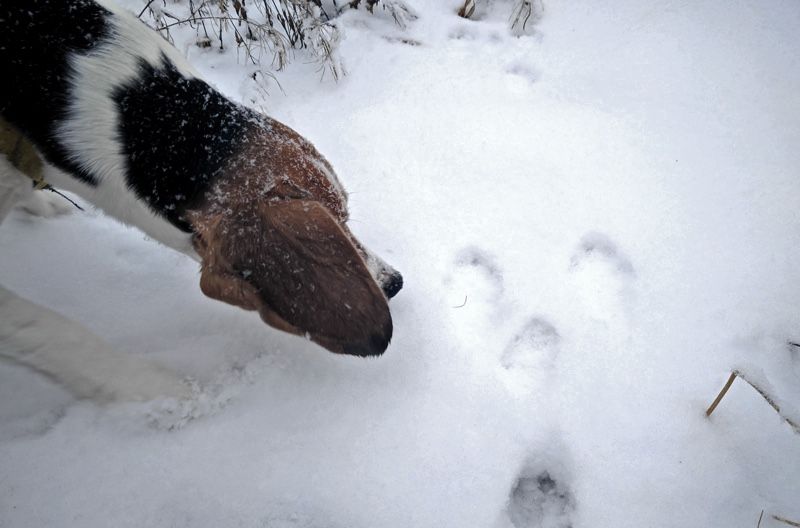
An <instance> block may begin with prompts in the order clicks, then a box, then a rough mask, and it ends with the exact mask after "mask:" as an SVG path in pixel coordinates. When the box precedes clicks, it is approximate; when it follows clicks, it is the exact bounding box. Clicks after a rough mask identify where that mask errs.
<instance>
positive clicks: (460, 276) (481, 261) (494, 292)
mask: <svg viewBox="0 0 800 528" xmlns="http://www.w3.org/2000/svg"><path fill="white" fill-rule="evenodd" d="M455 263H456V266H457V268H458V271H457V273H456V274H455V275H456V276H455V277H454V278H449V279H448V282H450V283H452V287H453V289H454V290H456V291H463V292H464V295H466V296H467V298H468V299H469V298H477V299H481V298H482V299H484V300H489V301H496V300H498V299H499V298H500V297H501V296H502V295H503V291H504V289H505V288H504V285H503V271H502V270H501V269H500V266H499V265H498V264H497V262H496V261H495V258H494V257H493V256H492V255H491V254H489V253H488V252H486V251H484V250H482V249H480V248H478V247H474V246H470V247H466V248H464V249H462V250H461V251H460V252H459V253H458V255H457V256H456V262H455Z"/></svg>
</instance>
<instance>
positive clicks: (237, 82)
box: [0, 0, 800, 528]
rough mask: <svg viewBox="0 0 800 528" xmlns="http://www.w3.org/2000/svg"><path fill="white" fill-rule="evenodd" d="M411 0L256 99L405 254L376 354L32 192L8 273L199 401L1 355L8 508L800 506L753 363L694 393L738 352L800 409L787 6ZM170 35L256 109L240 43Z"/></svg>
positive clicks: (132, 511)
mask: <svg viewBox="0 0 800 528" xmlns="http://www.w3.org/2000/svg"><path fill="white" fill-rule="evenodd" d="M410 3H411V5H412V7H414V10H415V12H416V13H417V14H418V15H419V18H418V19H417V20H415V21H413V22H411V23H409V25H408V27H407V29H405V30H402V29H400V28H398V27H396V26H395V25H394V24H393V23H392V21H391V18H390V17H388V15H386V14H385V13H381V12H380V10H376V15H369V14H367V13H364V12H350V13H348V14H346V15H345V16H344V17H343V18H342V19H341V24H342V28H343V31H344V36H345V39H344V40H343V42H342V45H341V50H340V54H341V57H342V58H343V60H344V61H345V64H346V67H347V71H348V75H347V76H346V77H344V78H343V79H341V80H340V81H339V82H338V83H335V82H333V81H332V80H331V79H329V78H327V77H326V78H324V79H323V80H322V81H320V75H319V72H318V71H317V66H316V65H314V64H310V63H308V62H307V61H304V60H303V58H302V56H298V57H296V60H295V62H294V63H293V64H292V65H291V66H290V67H289V68H288V69H287V70H286V71H284V72H281V73H278V74H277V75H278V79H279V80H280V83H281V86H282V88H283V91H281V90H280V89H278V88H277V87H274V89H271V91H270V97H269V98H268V99H267V100H266V101H265V102H264V104H263V106H265V107H266V109H267V110H268V111H269V113H270V115H272V116H273V117H275V118H277V119H279V120H281V121H284V122H285V123H287V124H288V125H290V126H292V127H294V128H295V129H297V130H298V131H299V132H300V133H302V134H303V135H304V136H305V137H307V138H309V139H310V140H311V141H312V142H313V143H314V144H315V145H316V146H317V147H318V148H319V150H320V151H321V152H323V153H324V154H325V156H326V157H327V158H328V159H329V160H330V161H331V163H332V165H333V166H334V167H335V168H336V171H337V173H338V175H339V177H340V178H341V180H342V182H343V184H344V186H345V187H346V188H347V189H348V191H349V192H350V193H351V197H350V208H351V217H352V220H351V228H352V230H353V231H354V232H355V234H356V235H357V236H358V237H359V238H360V239H361V240H362V241H363V242H364V243H365V244H366V245H367V246H368V247H370V248H371V249H373V250H374V251H376V252H377V253H379V254H380V255H382V256H383V257H384V258H385V259H386V260H387V261H388V262H389V263H390V264H392V265H393V266H395V267H396V268H397V269H399V270H400V271H401V272H402V273H403V276H404V278H405V287H404V289H403V290H402V291H401V292H400V293H399V294H398V296H397V297H396V298H395V299H393V300H392V301H391V303H390V306H391V308H392V313H393V318H394V327H395V332H394V338H393V342H392V344H391V346H390V348H389V350H388V351H387V353H386V354H385V355H384V356H383V357H381V358H378V359H374V360H362V359H358V358H351V357H343V356H334V355H331V354H329V353H327V352H325V351H324V350H322V349H321V348H319V347H317V346H315V345H313V344H311V343H309V342H307V341H305V340H303V339H302V338H295V337H292V336H288V335H285V334H282V333H280V332H277V331H273V330H271V329H269V328H266V327H265V326H264V325H263V323H261V322H260V320H259V319H258V317H257V316H256V315H254V314H252V313H245V312H242V311H239V310H237V309H235V308H233V307H230V306H226V305H223V304H221V303H216V302H214V301H212V300H210V299H206V298H204V297H203V295H202V293H201V292H200V291H199V288H198V286H197V282H198V270H197V264H196V263H194V262H192V261H190V260H189V259H188V258H186V257H183V256H181V255H179V254H177V253H174V252H172V251H170V250H168V249H166V248H164V247H160V246H158V245H157V244H155V243H153V242H152V241H149V240H145V239H144V237H143V235H142V234H141V233H139V232H137V231H134V230H131V229H128V228H125V227H122V226H120V225H119V224H116V223H114V222H113V221H111V220H109V219H107V218H105V217H103V216H102V215H100V214H98V213H92V212H90V213H87V214H83V213H81V214H77V213H76V214H72V215H70V216H66V217H58V218H53V219H34V218H31V217H30V216H28V215H26V214H24V213H22V212H20V211H17V212H14V213H13V214H12V215H10V216H9V218H7V220H6V221H5V223H4V224H3V226H2V228H0V276H1V277H2V281H3V284H4V285H5V286H8V287H9V288H11V289H13V290H15V291H16V292H17V293H19V294H21V295H23V296H25V297H26V298H28V299H31V300H33V301H35V302H39V303H41V304H44V305H45V306H48V307H51V308H53V309H55V310H58V311H60V312H61V313H63V314H65V315H68V316H69V317H71V318H73V319H75V320H77V321H80V322H82V323H83V324H85V325H86V326H87V327H89V328H90V329H91V330H93V331H94V332H96V333H97V334H98V335H100V336H101V337H103V338H105V339H106V340H108V341H110V342H111V343H113V344H114V345H115V346H116V347H117V348H118V349H119V350H122V351H124V352H128V353H130V354H134V355H141V356H146V357H149V358H152V359H157V360H158V361H160V362H161V363H163V364H164V365H166V366H168V367H170V368H172V369H174V370H176V371H178V372H180V373H181V374H182V375H184V376H188V377H191V378H193V379H194V380H196V382H197V385H198V394H197V396H196V398H195V401H193V402H191V403H190V404H176V403H175V402H170V401H162V402H153V403H149V404H137V405H133V404H126V405H123V404H116V405H108V406H99V405H97V404H94V403H92V402H87V401H76V400H73V399H72V398H71V397H70V396H69V395H68V394H66V393H64V392H63V391H62V390H61V389H60V388H58V387H57V386H55V385H53V384H52V383H50V382H49V381H47V380H46V379H43V378H41V377H39V376H37V375H36V374H35V373H32V372H29V371H26V370H24V369H22V368H20V367H18V366H14V365H8V364H2V365H0V526H2V527H6V526H8V527H17V526H80V527H92V526H97V527H101V526H109V525H113V526H119V527H124V526H132V527H133V526H135V527H140V526H164V527H166V526H170V527H172V526H175V527H181V526H192V527H198V526H209V527H211V526H215V527H216V526H244V527H251V526H252V527H270V528H285V527H308V528H323V527H326V528H327V527H350V528H358V527H373V526H380V527H385V528H391V527H403V528H407V527H409V526H414V527H451V526H452V527H476V528H485V527H491V528H509V527H512V526H513V527H516V528H519V527H534V526H543V527H567V526H572V527H574V528H582V527H612V526H613V527H625V526H631V527H641V526H648V527H660V526H664V527H671V526H719V527H723V526H755V525H756V523H757V521H758V518H759V514H760V512H761V511H762V510H764V512H765V513H764V519H763V520H762V523H761V526H764V527H771V526H785V525H783V524H781V523H779V522H778V521H775V520H774V519H773V518H772V517H771V516H772V515H778V516H781V517H784V518H787V519H793V520H795V521H799V520H800V477H798V475H800V437H798V435H797V434H795V433H794V432H793V431H792V429H791V427H789V426H788V425H787V424H786V423H785V422H783V421H782V420H781V418H780V417H779V416H778V415H777V414H776V413H775V412H774V411H773V409H772V408H771V407H770V406H769V405H768V404H767V403H766V402H765V401H764V400H763V399H762V398H761V396H759V395H758V393H757V392H756V391H755V390H753V389H752V388H751V387H750V386H749V385H747V383H745V382H743V381H742V380H737V381H736V382H735V383H734V385H733V387H732V389H731V391H730V392H729V394H728V395H727V396H726V397H725V399H724V400H723V401H722V403H721V404H720V406H719V407H718V408H717V410H716V411H715V412H714V414H713V415H712V417H711V418H710V419H709V418H706V417H705V414H704V411H705V409H706V407H707V406H708V405H709V404H710V403H711V401H712V400H713V399H714V397H715V396H716V394H717V392H718V391H719V390H720V388H721V387H722V385H723V384H724V382H725V380H726V379H727V377H728V375H729V373H730V372H731V370H734V369H740V370H742V371H743V372H745V373H747V374H748V375H749V379H751V380H752V381H754V382H756V383H758V382H761V383H762V386H763V388H765V389H768V390H769V391H774V393H775V394H774V395H773V396H774V397H775V400H776V402H779V404H780V405H782V407H784V408H785V409H786V412H787V413H791V414H790V415H788V416H790V417H791V416H796V415H797V409H798V408H800V389H798V387H800V383H798V381H799V378H800V348H798V347H795V346H792V345H790V344H788V343H787V342H788V341H793V342H800V320H799V319H800V312H798V309H797V299H798V298H800V268H798V266H797V262H800V212H798V198H800V182H799V181H798V179H797V167H798V166H800V149H798V148H797V145H798V144H800V90H798V87H800V53H798V51H797V50H798V49H800V37H798V34H797V31H796V29H797V28H798V27H800V6H798V4H797V3H796V2H792V1H790V0H768V1H766V2H755V1H754V0H736V1H726V2H723V1H722V0H708V1H706V2H699V3H693V2H678V1H666V0H665V1H659V2H648V3H644V2H636V1H633V0H615V1H614V2H604V3H597V2H588V1H582V0H572V1H569V2H567V1H565V0H546V1H545V4H544V7H545V11H544V16H543V17H542V19H541V21H539V22H538V23H537V24H536V25H535V27H534V28H533V31H530V30H529V31H528V33H529V34H528V35H526V36H522V37H515V36H513V35H511V33H510V31H509V29H508V21H507V14H508V13H510V12H511V8H512V2H502V1H499V0H496V1H495V2H493V3H491V4H490V5H489V6H488V7H487V6H484V8H485V9H483V10H482V11H481V13H482V19H481V20H477V21H468V20H462V19H460V18H458V17H456V16H455V11H456V10H457V8H458V5H459V2H458V1H456V0H447V1H442V2H423V1H422V0H418V1H417V2H410ZM131 5H133V3H131ZM181 36H183V37H185V38H188V36H187V35H184V34H181ZM404 40H405V41H407V42H415V43H417V45H410V44H407V43H404V42H403V41H404ZM178 47H179V49H181V50H182V51H185V52H187V53H188V56H189V58H190V60H191V61H192V62H193V64H194V65H195V67H196V68H197V69H198V70H199V71H201V72H202V73H203V74H204V75H205V76H207V77H208V78H209V79H210V80H211V81H212V82H213V83H214V84H215V85H217V86H218V87H220V89H222V90H223V91H224V92H225V93H227V94H228V95H229V96H230V97H232V98H234V99H237V100H242V101H245V102H248V101H249V98H250V97H251V96H252V94H253V93H254V92H253V88H252V86H251V85H250V84H249V83H248V81H247V79H246V77H245V76H244V75H243V72H244V71H246V70H247V68H246V67H238V66H236V65H234V64H232V63H231V60H230V55H231V54H233V53H235V52H234V51H233V50H229V51H228V52H227V53H228V55H225V54H223V55H220V54H219V53H218V52H217V51H215V50H213V49H211V50H209V49H205V50H201V49H199V48H196V47H194V46H190V45H188V44H187V45H184V46H182V45H181V44H180V43H179V46H178ZM795 419H796V418H795Z"/></svg>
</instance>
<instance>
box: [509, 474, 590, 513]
mask: <svg viewBox="0 0 800 528" xmlns="http://www.w3.org/2000/svg"><path fill="white" fill-rule="evenodd" d="M574 510H575V499H574V497H573V495H572V492H571V491H570V490H569V488H568V487H567V486H565V485H564V484H563V483H562V481H561V480H560V479H556V478H553V476H552V474H551V472H550V471H548V470H547V469H546V468H542V467H540V465H538V464H531V465H527V466H526V467H525V468H523V470H522V472H521V473H520V475H519V477H518V478H517V481H516V482H515V483H514V486H513V488H512V489H511V495H510V497H509V501H508V509H507V513H508V518H509V520H510V521H511V524H512V525H513V526H514V528H570V527H571V526H572V520H571V516H572V512H573V511H574Z"/></svg>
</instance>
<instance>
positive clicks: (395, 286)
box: [381, 271, 403, 299]
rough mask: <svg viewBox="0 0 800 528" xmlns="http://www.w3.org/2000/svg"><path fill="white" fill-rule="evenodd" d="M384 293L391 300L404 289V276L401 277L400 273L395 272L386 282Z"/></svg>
mask: <svg viewBox="0 0 800 528" xmlns="http://www.w3.org/2000/svg"><path fill="white" fill-rule="evenodd" d="M381 287H382V288H383V293H385V294H386V297H388V298H389V299H391V298H392V297H394V296H395V295H397V292H399V291H400V290H401V289H403V276H402V275H400V272H398V271H395V272H393V273H392V274H391V275H389V279H388V280H386V281H385V282H384V283H383V285H382V286H381Z"/></svg>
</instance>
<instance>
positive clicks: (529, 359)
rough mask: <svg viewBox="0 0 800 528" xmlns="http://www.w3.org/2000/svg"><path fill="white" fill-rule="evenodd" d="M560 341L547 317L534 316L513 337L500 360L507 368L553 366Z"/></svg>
mask: <svg viewBox="0 0 800 528" xmlns="http://www.w3.org/2000/svg"><path fill="white" fill-rule="evenodd" d="M560 341H561V336H560V335H559V334H558V330H556V327H555V326H553V325H552V324H551V323H550V322H549V321H548V320H547V319H543V318H540V317H533V318H531V319H529V320H528V321H527V322H526V323H525V324H524V325H523V327H522V328H521V329H520V331H519V332H517V333H516V334H515V335H514V337H513V338H512V339H511V342H510V343H509V344H508V345H507V346H506V349H505V351H504V352H503V356H502V358H501V359H500V362H501V364H502V365H503V367H504V368H506V369H516V368H520V369H539V370H541V369H547V368H552V366H553V364H554V361H555V359H556V356H557V355H558V344H559V342H560Z"/></svg>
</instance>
